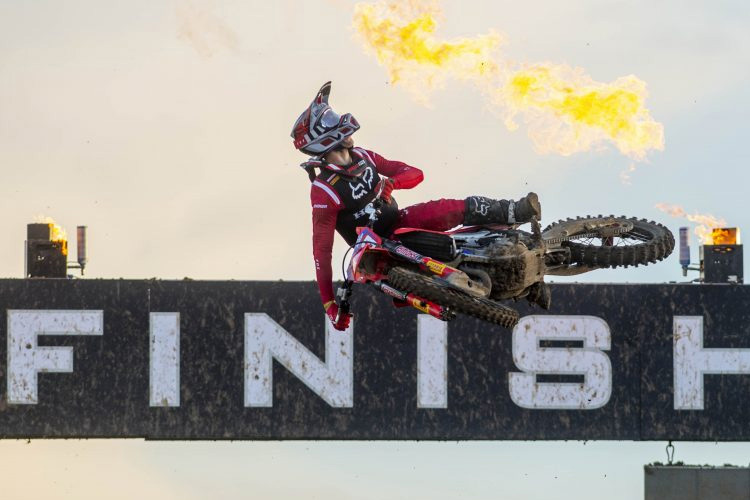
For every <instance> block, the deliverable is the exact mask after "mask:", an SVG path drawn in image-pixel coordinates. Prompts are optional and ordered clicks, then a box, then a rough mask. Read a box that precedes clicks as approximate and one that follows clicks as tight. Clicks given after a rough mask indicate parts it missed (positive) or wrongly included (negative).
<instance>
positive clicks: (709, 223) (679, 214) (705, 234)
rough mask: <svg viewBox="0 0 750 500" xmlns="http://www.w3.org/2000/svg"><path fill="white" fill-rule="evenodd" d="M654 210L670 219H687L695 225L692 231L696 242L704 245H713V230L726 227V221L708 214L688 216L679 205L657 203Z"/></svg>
mask: <svg viewBox="0 0 750 500" xmlns="http://www.w3.org/2000/svg"><path fill="white" fill-rule="evenodd" d="M656 208H658V209H659V210H661V211H662V212H664V213H667V214H669V215H671V216H672V217H676V218H683V219H687V220H689V221H690V222H693V223H695V224H697V225H696V226H695V229H694V230H693V231H694V232H695V235H696V236H697V237H698V240H699V241H700V242H701V243H702V244H704V245H711V244H713V241H714V240H713V236H712V234H713V230H714V228H721V227H725V226H726V225H727V221H726V220H724V219H723V218H719V217H714V216H713V215H709V214H697V213H696V214H689V213H687V212H686V211H685V209H684V208H682V207H681V206H680V205H669V204H667V203H657V204H656Z"/></svg>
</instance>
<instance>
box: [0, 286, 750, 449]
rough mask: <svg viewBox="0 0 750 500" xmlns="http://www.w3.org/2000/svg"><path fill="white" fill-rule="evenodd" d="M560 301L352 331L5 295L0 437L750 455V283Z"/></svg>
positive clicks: (160, 294)
mask: <svg viewBox="0 0 750 500" xmlns="http://www.w3.org/2000/svg"><path fill="white" fill-rule="evenodd" d="M551 287H552V294H553V295H552V296H553V301H552V309H551V310H550V311H542V310H541V309H538V308H532V307H531V306H529V305H528V304H526V303H525V302H518V303H517V304H515V306H517V307H518V308H519V310H520V312H521V315H522V318H521V321H520V322H519V324H518V325H517V326H516V327H515V328H514V329H513V330H508V329H504V328H501V327H498V326H494V325H490V324H487V323H483V322H481V321H478V320H474V319H471V318H467V317H461V316H460V317H459V318H458V319H456V320H455V321H452V322H450V323H443V322H441V321H438V320H436V319H434V318H432V317H429V316H426V315H418V314H417V312H416V311H414V310H410V309H406V308H404V309H396V308H394V307H393V306H392V304H391V303H390V299H388V298H387V297H385V296H383V295H381V294H379V293H377V292H375V291H374V290H371V289H369V288H365V287H355V290H354V292H355V293H354V296H353V301H352V303H353V312H354V314H355V317H354V320H353V322H352V326H351V327H350V329H349V330H348V331H347V332H338V331H336V330H334V329H333V328H330V325H329V323H328V321H327V320H325V317H324V314H323V310H322V307H321V305H320V300H319V298H318V294H317V287H316V286H315V285H314V284H313V283H312V282H234V281H232V282H210V281H190V280H185V281H158V280H152V281H130V280H56V279H38V280H0V315H2V316H4V318H0V325H2V327H1V328H2V336H3V337H4V338H5V342H3V341H2V340H0V388H1V389H0V437H4V438H42V437H49V438H86V437H112V438H126V437H144V438H148V439H261V440H262V439H274V440H275V439H363V440H366V439H394V440H414V439H420V440H421V439H432V440H478V439H493V440H559V439H576V440H593V439H607V440H708V441H744V440H749V439H750V418H749V417H748V415H750V376H748V375H750V327H749V326H748V325H749V324H750V287H748V286H743V285H693V284H679V285H678V284H669V285H615V284H590V285H589V284H565V285H562V284H557V285H551ZM3 351H4V352H3Z"/></svg>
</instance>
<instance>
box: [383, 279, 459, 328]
mask: <svg viewBox="0 0 750 500" xmlns="http://www.w3.org/2000/svg"><path fill="white" fill-rule="evenodd" d="M372 285H373V286H374V287H375V288H377V289H378V290H380V291H381V292H383V293H384V294H386V295H388V296H389V297H393V298H394V299H396V300H400V301H402V302H406V303H407V304H408V305H410V306H412V307H413V308H414V309H417V310H419V311H422V312H423V313H426V314H429V315H430V316H433V317H435V318H437V319H439V320H442V321H450V320H452V319H454V318H455V317H456V315H455V313H453V311H451V310H450V309H448V308H447V307H443V306H441V305H439V304H436V303H434V302H432V301H429V300H427V299H423V298H422V297H419V296H417V295H414V294H413V293H407V292H402V291H401V290H397V289H395V288H393V287H392V286H391V285H388V284H387V283H383V282H382V281H375V282H373V283H372Z"/></svg>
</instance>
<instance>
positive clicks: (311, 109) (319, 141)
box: [291, 82, 359, 157]
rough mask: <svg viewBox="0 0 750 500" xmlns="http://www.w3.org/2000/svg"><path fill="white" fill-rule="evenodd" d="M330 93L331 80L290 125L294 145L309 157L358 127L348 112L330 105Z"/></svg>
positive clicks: (325, 150) (326, 149)
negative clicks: (335, 109)
mask: <svg viewBox="0 0 750 500" xmlns="http://www.w3.org/2000/svg"><path fill="white" fill-rule="evenodd" d="M330 95H331V82H326V83H325V84H323V86H322V87H320V90H319V91H318V93H317V95H316V96H315V99H313V101H312V102H311V103H310V105H309V106H308V107H307V109H306V110H305V111H303V112H302V114H301V115H299V118H297V121H296V122H294V127H293V128H292V134H291V135H292V139H294V147H295V148H296V149H298V150H300V151H302V152H303V153H305V154H308V155H310V156H318V157H320V156H323V155H325V154H326V153H328V152H329V151H331V150H333V149H335V148H336V147H337V146H338V145H339V144H341V143H342V142H343V141H344V139H346V138H347V137H349V136H350V135H352V134H353V133H354V132H356V131H357V130H359V122H357V120H356V119H355V118H354V116H352V114H351V113H347V114H345V115H343V116H340V115H338V114H337V113H336V112H335V111H334V110H333V108H331V106H330V105H329V104H328V96H330Z"/></svg>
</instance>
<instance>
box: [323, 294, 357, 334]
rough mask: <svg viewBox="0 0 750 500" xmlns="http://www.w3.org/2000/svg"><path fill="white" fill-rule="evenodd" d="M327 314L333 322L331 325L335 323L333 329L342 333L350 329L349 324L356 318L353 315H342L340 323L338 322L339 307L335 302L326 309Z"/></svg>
mask: <svg viewBox="0 0 750 500" xmlns="http://www.w3.org/2000/svg"><path fill="white" fill-rule="evenodd" d="M326 314H327V315H328V319H330V320H331V323H333V327H334V328H335V329H336V330H338V331H340V332H343V331H344V330H346V329H347V328H349V322H350V321H351V319H352V317H353V316H354V315H353V314H351V313H346V314H342V315H341V317H340V318H339V319H338V321H336V316H338V315H339V306H338V304H336V303H335V302H333V301H332V302H331V305H329V306H328V308H327V309H326Z"/></svg>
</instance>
